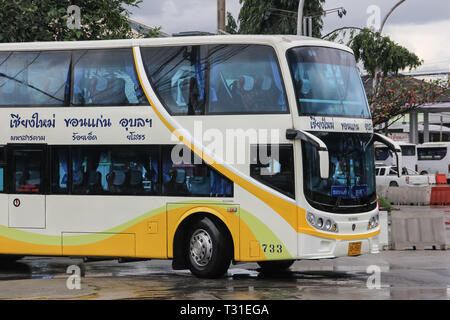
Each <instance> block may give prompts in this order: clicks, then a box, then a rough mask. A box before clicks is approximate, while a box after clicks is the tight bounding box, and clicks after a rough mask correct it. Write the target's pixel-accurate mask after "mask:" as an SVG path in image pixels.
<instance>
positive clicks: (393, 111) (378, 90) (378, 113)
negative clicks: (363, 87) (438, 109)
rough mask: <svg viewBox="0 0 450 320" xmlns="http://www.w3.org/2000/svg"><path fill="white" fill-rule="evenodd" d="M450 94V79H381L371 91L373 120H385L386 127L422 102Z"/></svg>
mask: <svg viewBox="0 0 450 320" xmlns="http://www.w3.org/2000/svg"><path fill="white" fill-rule="evenodd" d="M448 96H450V81H449V79H447V80H434V81H425V80H418V79H415V78H411V77H406V76H398V77H389V78H386V79H381V81H380V83H379V84H378V85H377V86H376V87H375V90H374V91H371V92H367V99H368V102H369V105H370V111H371V113H372V121H373V124H374V126H376V125H379V124H383V127H385V126H387V127H389V126H390V125H391V124H392V123H394V122H396V121H397V120H398V119H399V118H400V117H401V116H402V115H404V114H406V113H408V112H410V111H412V110H414V109H416V108H417V107H419V106H421V105H424V104H427V103H434V102H436V101H438V100H440V99H441V98H444V97H448Z"/></svg>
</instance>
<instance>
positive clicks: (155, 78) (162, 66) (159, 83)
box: [142, 46, 205, 115]
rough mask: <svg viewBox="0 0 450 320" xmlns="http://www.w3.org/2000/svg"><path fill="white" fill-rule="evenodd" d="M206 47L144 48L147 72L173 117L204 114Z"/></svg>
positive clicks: (143, 53) (143, 55) (143, 54)
mask: <svg viewBox="0 0 450 320" xmlns="http://www.w3.org/2000/svg"><path fill="white" fill-rule="evenodd" d="M203 50H205V47H200V46H183V47H163V48H143V49H142V57H143V60H144V64H145V70H146V72H147V75H148V77H149V80H150V82H151V84H152V86H153V88H154V89H155V91H156V93H157V94H158V95H159V97H160V98H161V100H162V102H163V103H164V104H165V106H166V108H167V109H168V111H169V112H170V113H171V114H173V115H196V114H204V110H205V108H204V105H205V101H204V99H205V60H204V58H203V56H204V53H203Z"/></svg>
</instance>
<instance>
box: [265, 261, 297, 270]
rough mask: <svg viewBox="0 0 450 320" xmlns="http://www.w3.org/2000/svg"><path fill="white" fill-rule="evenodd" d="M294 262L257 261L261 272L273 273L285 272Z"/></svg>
mask: <svg viewBox="0 0 450 320" xmlns="http://www.w3.org/2000/svg"><path fill="white" fill-rule="evenodd" d="M294 262H295V261H294V260H279V261H259V262H258V265H259V266H260V267H261V272H266V273H273V272H278V271H286V270H287V269H289V268H290V267H291V266H292V265H293V264H294Z"/></svg>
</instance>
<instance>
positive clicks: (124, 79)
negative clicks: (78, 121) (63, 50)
mask: <svg viewBox="0 0 450 320" xmlns="http://www.w3.org/2000/svg"><path fill="white" fill-rule="evenodd" d="M73 64H74V77H73V98H72V103H73V104H74V105H82V106H84V105H117V106H120V105H137V104H144V103H146V98H145V96H144V93H143V91H142V88H141V87H140V84H139V81H138V78H137V74H136V71H135V68H134V59H133V53H132V51H131V49H115V50H82V51H76V52H74V57H73Z"/></svg>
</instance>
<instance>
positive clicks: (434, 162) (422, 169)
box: [417, 142, 450, 180]
mask: <svg viewBox="0 0 450 320" xmlns="http://www.w3.org/2000/svg"><path fill="white" fill-rule="evenodd" d="M449 148H450V142H426V143H422V144H421V145H418V146H417V160H418V161H417V166H418V170H417V171H418V172H419V173H420V174H437V173H439V174H445V175H446V176H447V180H448V179H450V150H449Z"/></svg>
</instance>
